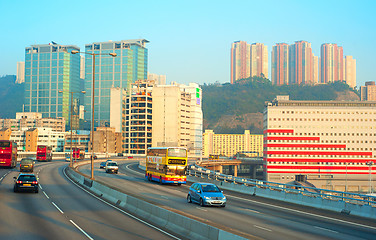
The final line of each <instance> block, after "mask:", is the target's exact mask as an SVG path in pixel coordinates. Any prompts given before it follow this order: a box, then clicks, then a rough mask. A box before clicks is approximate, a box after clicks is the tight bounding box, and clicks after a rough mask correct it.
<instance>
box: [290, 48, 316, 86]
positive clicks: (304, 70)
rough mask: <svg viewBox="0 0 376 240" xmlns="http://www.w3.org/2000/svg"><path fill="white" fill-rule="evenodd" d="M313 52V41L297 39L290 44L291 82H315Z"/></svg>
mask: <svg viewBox="0 0 376 240" xmlns="http://www.w3.org/2000/svg"><path fill="white" fill-rule="evenodd" d="M313 69H314V64H313V53H312V48H311V43H309V42H306V41H297V42H295V43H294V44H292V45H290V46H289V84H313V83H314V77H313V75H314V74H313V72H314V71H313Z"/></svg>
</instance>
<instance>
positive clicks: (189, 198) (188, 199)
mask: <svg viewBox="0 0 376 240" xmlns="http://www.w3.org/2000/svg"><path fill="white" fill-rule="evenodd" d="M187 202H188V203H191V202H192V199H191V195H189V194H188V196H187Z"/></svg>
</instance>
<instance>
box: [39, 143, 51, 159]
mask: <svg viewBox="0 0 376 240" xmlns="http://www.w3.org/2000/svg"><path fill="white" fill-rule="evenodd" d="M51 160H52V147H51V146H45V145H38V147H37V161H39V162H42V161H43V162H47V161H48V162H50V161H51Z"/></svg>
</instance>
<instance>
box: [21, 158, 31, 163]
mask: <svg viewBox="0 0 376 240" xmlns="http://www.w3.org/2000/svg"><path fill="white" fill-rule="evenodd" d="M32 163H33V160H31V159H22V160H21V164H32Z"/></svg>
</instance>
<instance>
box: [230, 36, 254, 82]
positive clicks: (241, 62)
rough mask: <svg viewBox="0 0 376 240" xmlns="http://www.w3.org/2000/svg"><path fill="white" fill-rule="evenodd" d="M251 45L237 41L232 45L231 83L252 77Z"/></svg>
mask: <svg viewBox="0 0 376 240" xmlns="http://www.w3.org/2000/svg"><path fill="white" fill-rule="evenodd" d="M250 50H251V45H249V44H248V43H247V42H244V41H236V42H234V43H232V45H231V83H232V84H233V83H235V82H236V81H237V80H239V79H243V78H248V77H250V71H251V65H250V58H251V52H250Z"/></svg>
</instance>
